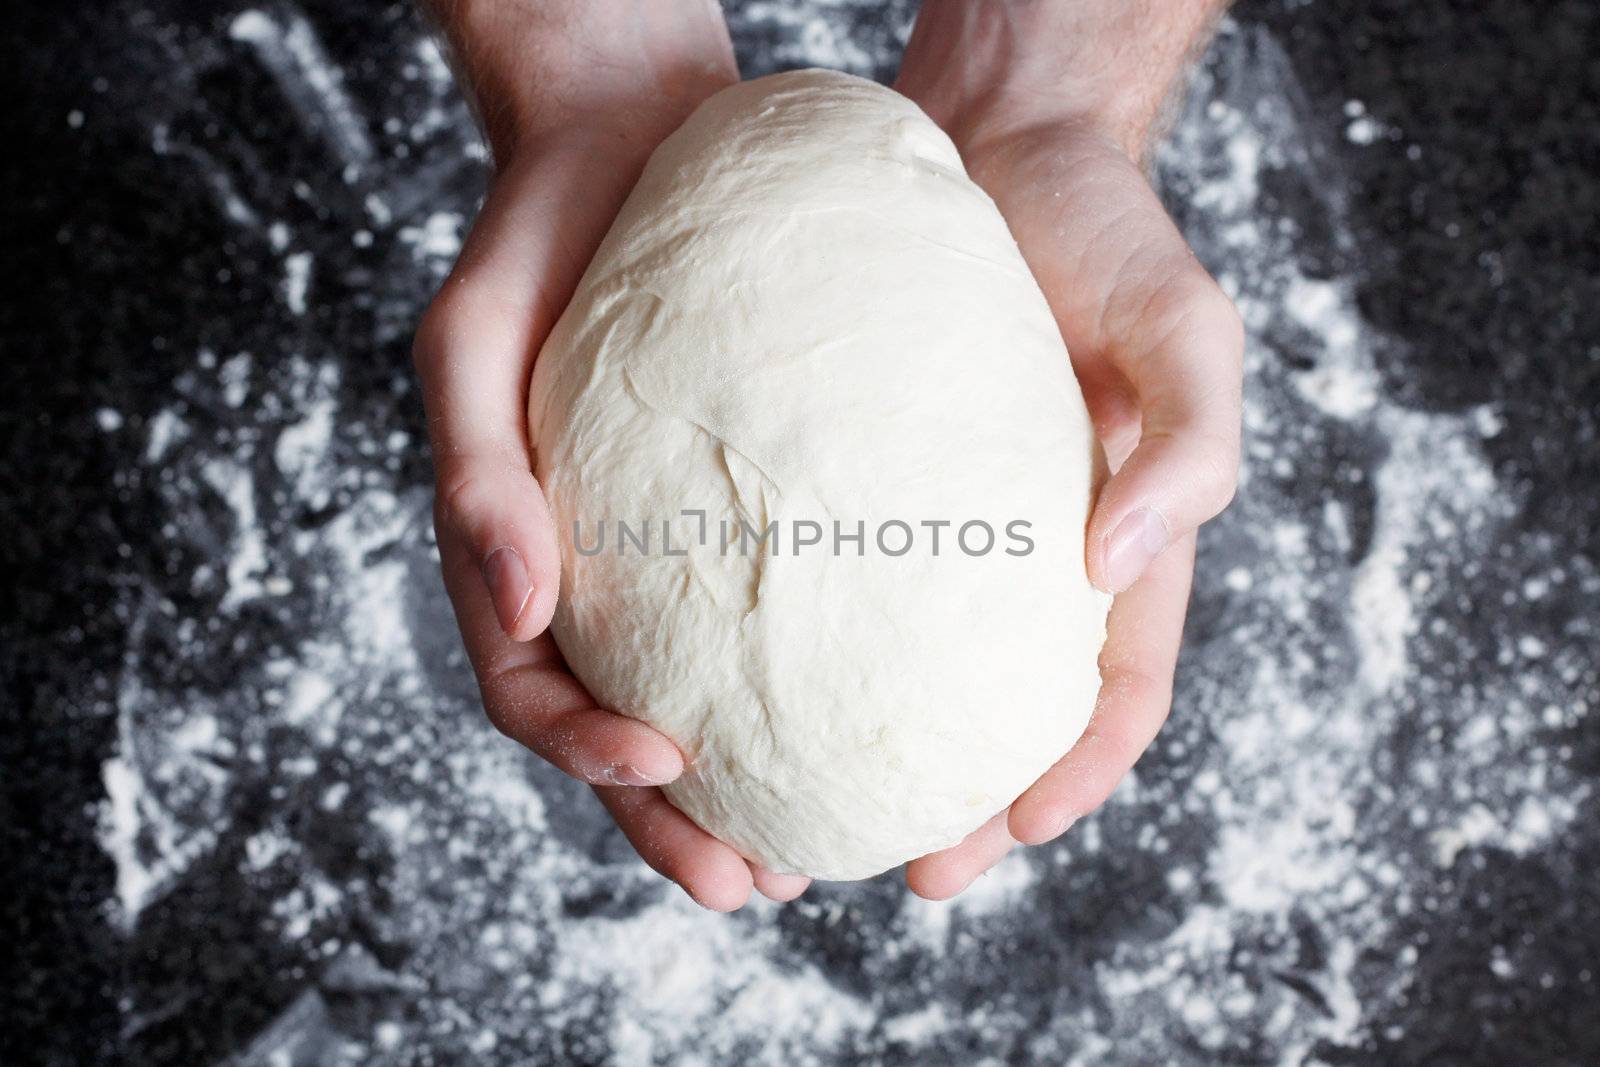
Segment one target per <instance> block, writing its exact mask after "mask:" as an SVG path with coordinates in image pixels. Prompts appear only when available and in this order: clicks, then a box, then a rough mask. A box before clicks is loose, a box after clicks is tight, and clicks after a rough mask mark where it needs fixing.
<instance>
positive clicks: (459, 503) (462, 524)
mask: <svg viewBox="0 0 1600 1067" xmlns="http://www.w3.org/2000/svg"><path fill="white" fill-rule="evenodd" d="M482 485H483V480H482V479H481V478H479V477H478V476H477V475H476V474H475V473H473V472H472V471H470V470H465V471H450V470H445V471H441V472H440V474H439V484H438V489H437V491H436V492H435V494H434V502H433V526H434V530H435V531H436V532H437V531H440V530H456V531H459V532H461V533H466V532H468V530H470V528H471V525H472V517H473V516H474V515H475V514H477V511H478V508H479V500H480V498H481V496H482V493H481V487H482Z"/></svg>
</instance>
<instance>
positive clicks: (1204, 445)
mask: <svg viewBox="0 0 1600 1067" xmlns="http://www.w3.org/2000/svg"><path fill="white" fill-rule="evenodd" d="M1190 450H1191V453H1192V455H1193V456H1194V460H1195V464H1196V467H1197V469H1198V472H1199V476H1200V486H1201V491H1202V493H1203V495H1204V498H1205V501H1206V509H1207V510H1208V511H1209V512H1210V513H1211V514H1212V515H1215V514H1217V513H1218V512H1220V511H1222V509H1223V508H1226V507H1227V506H1228V505H1229V504H1230V503H1232V502H1233V497H1234V494H1235V493H1236V492H1237V491H1238V488H1239V445H1238V443H1237V441H1235V440H1233V439H1231V438H1227V437H1224V436H1222V435H1221V434H1216V433H1204V434H1201V435H1199V436H1198V437H1196V438H1195V439H1194V440H1193V441H1192V442H1191V443H1190Z"/></svg>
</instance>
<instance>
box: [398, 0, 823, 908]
mask: <svg viewBox="0 0 1600 1067" xmlns="http://www.w3.org/2000/svg"><path fill="white" fill-rule="evenodd" d="M435 7H436V8H437V10H438V14H439V15H440V18H441V20H442V21H443V22H444V23H445V27H444V28H445V30H446V32H447V34H448V35H449V37H450V40H451V44H452V46H453V51H454V53H455V58H456V60H457V63H458V65H459V66H460V67H462V68H463V70H462V73H463V75H464V77H465V80H466V81H467V83H468V84H469V86H470V87H471V88H472V90H473V92H474V94H475V96H476V98H477V103H478V105H479V106H478V110H479V114H480V116H481V117H482V119H483V121H484V125H485V129H486V132H487V134H488V136H489V139H490V143H491V147H492V149H493V152H494V156H495V159H496V161H497V164H498V165H497V170H496V174H495V178H494V181H493V184H492V186H491V188H490V191H489V195H488V198H487V199H486V200H485V202H484V205H483V209H482V211H481V212H480V213H479V216H478V219H477V222H476V223H475V225H474V226H473V229H472V233H471V235H470V237H469V238H468V240H467V242H466V245H465V247H464V248H463V250H462V253H461V257H460V259H459V260H458V261H457V263H456V265H455V269H454V270H453V271H452V273H451V275H450V277H449V278H448V279H447V280H446V281H445V283H444V286H443V288H442V289H441V290H440V293H439V295H438V297H437V298H436V299H435V300H434V302H433V304H432V306H430V307H429V309H428V311H427V314H426V315H425V316H424V318H423V321H422V324H421V327H420V328H419V330H418V333H417V339H416V348H415V354H416V365H417V372H418V374H419V376H420V377H421V380H422V392H423V398H424V402H425V404H426V407H427V414H428V432H429V437H430V439H431V442H432V446H433V457H434V466H435V470H436V475H437V496H436V502H435V507H434V527H435V530H436V532H437V536H438V542H439V556H440V560H441V563H442V566H443V570H444V579H445V586H446V588H447V590H448V591H449V594H450V600H451V603H452V604H453V605H454V607H455V612H456V620H457V622H458V623H459V625H460V627H461V634H462V638H463V640H464V642H465V645H466V649H467V654H468V656H469V658H470V659H471V661H472V666H473V670H474V672H475V673H476V674H477V678H478V685H479V688H480V690H481V692H482V695H483V702H484V707H485V709H486V710H487V711H488V714H489V718H490V720H491V721H492V722H493V723H494V724H495V726H496V727H497V728H498V729H500V730H501V731H502V732H503V733H505V734H506V735H508V736H510V737H512V738H514V739H515V740H517V741H519V742H521V743H522V744H524V745H526V746H527V747H528V748H530V749H532V750H533V751H534V752H536V753H538V754H539V755H541V756H543V757H544V758H545V759H547V760H549V761H550V762H551V763H553V764H555V765H556V766H557V767H559V768H560V769H561V770H563V771H565V772H566V773H568V774H570V775H572V776H573V777H575V778H578V779H579V780H581V781H584V782H588V783H590V784H591V785H593V786H594V788H595V792H596V793H597V794H598V795H599V797H600V799H601V801H602V802H603V803H604V804H605V806H606V808H607V809H608V810H609V811H610V812H611V814H612V816H613V817H614V818H615V819H616V821H617V824H618V825H619V826H620V827H621V828H622V831H623V833H624V834H626V835H627V837H628V839H629V841H631V842H632V843H633V845H634V847H635V848H636V849H638V851H639V853H640V855H641V856H643V858H644V859H645V860H646V862H648V863H649V864H650V865H651V866H652V867H654V868H655V869H656V870H657V871H659V872H660V873H661V874H663V875H665V876H666V877H667V878H670V879H672V880H673V881H675V882H677V883H679V884H680V885H682V886H683V888H684V889H685V890H686V891H687V892H688V893H689V894H690V896H692V897H693V898H694V899H695V900H697V901H699V902H700V903H701V904H703V905H705V906H706V907H708V908H714V909H717V910H732V909H734V908H738V907H739V906H741V905H742V904H743V903H744V902H745V901H746V900H747V899H748V898H749V895H750V891H751V889H752V887H754V888H757V889H759V890H760V891H761V892H762V893H764V894H766V895H767V896H769V897H772V898H774V899H779V900H785V899H790V898H792V897H794V896H798V895H799V894H800V892H802V891H803V890H804V889H805V887H806V884H807V882H806V880H805V879H801V878H794V877H788V876H778V875H774V874H772V873H770V872H767V871H763V870H761V869H759V868H755V867H753V866H751V865H749V864H747V863H746V862H745V861H744V860H743V859H742V858H741V857H740V856H739V855H738V854H737V853H736V852H734V851H733V849H731V848H730V847H729V846H727V845H725V844H723V843H722V842H720V841H718V840H716V839H715V838H713V837H711V836H710V835H709V834H707V833H706V832H705V831H703V830H701V829H700V828H699V827H697V826H695V825H694V823H692V822H690V821H689V819H688V818H687V817H686V816H684V815H683V814H682V813H681V812H679V811H678V810H677V809H676V808H675V807H673V806H672V805H671V804H670V803H669V802H668V801H667V799H666V798H665V797H664V796H663V795H662V793H661V791H660V790H659V789H657V788H655V786H656V785H658V784H661V783H664V782H669V781H671V780H672V779H674V778H676V777H677V776H678V775H679V774H680V773H682V771H683V757H682V755H681V754H680V753H679V751H678V749H677V747H676V746H675V745H674V744H673V743H672V742H671V741H670V740H668V739H667V738H666V737H665V736H664V735H662V734H660V733H658V732H657V731H655V730H653V729H651V728H650V727H648V726H646V725H644V724H643V723H641V722H638V721H636V720H634V719H630V718H626V717H624V716H621V715H618V714H615V713H613V712H610V711H606V710H603V709H601V708H599V707H597V706H596V705H595V702H594V700H593V699H592V698H591V697H590V696H589V695H588V693H586V692H585V691H584V688H583V686H582V685H581V684H579V682H578V681H577V679H575V678H574V677H573V676H572V674H571V673H570V672H569V671H568V670H567V668H566V665H565V664H564V663H563V662H562V659H561V654H560V652H559V651H558V650H557V649H556V646H555V642H554V641H553V640H552V639H551V638H550V636H549V634H548V633H546V632H545V630H546V627H547V626H548V625H549V622H550V617H551V614H552V612H553V611H554V610H555V602H556V594H557V591H558V589H559V585H560V556H559V552H558V549H557V539H556V531H555V526H554V523H553V521H552V519H551V516H550V513H549V511H548V509H547V507H546V504H545V498H544V494H543V492H542V491H541V490H540V488H539V486H538V484H537V483H536V481H535V480H534V475H533V471H532V455H531V450H530V446H529V442H528V430H527V420H528V415H527V408H528V403H527V397H528V381H529V376H530V375H531V373H532V368H533V360H534V357H535V355H536V354H537V353H538V351H539V347H540V345H541V344H542V343H543V342H544V338H545V336H546V335H547V334H548V333H549V331H550V328H551V327H552V326H553V325H554V324H555V321H556V318H557V317H558V316H559V315H560V313H561V311H562V309H563V308H564V307H565V306H566V303H567V301H568V299H569V298H570V296H571V294H572V291H573V289H574V288H575V287H576V286H577V283H578V280H579V278H580V276H581V275H582V273H583V270H584V268H585V267H587V266H588V263H589V260H590V258H591V256H592V255H593V253H594V250H595V248H596V247H597V246H598V245H599V243H600V241H601V239H602V238H603V237H604V236H605V233H606V230H607V229H608V228H609V227H610V225H611V222H612V220H613V218H614V217H615V215H616V213H617V211H618V209H619V208H620V207H621V206H622V202H623V200H624V199H625V198H626V197H627V195H628V192H629V190H630V189H631V188H632V187H633V184H634V181H635V179H636V178H637V177H638V174H639V171H640V170H641V169H642V168H643V166H644V163H645V160H646V159H647V158H648V157H649V154H650V152H651V151H652V150H653V149H654V148H655V146H656V145H657V144H658V143H659V142H660V141H661V140H662V139H664V138H665V137H666V136H667V134H669V133H671V132H672V130H674V129H676V128H677V126H678V125H679V123H681V122H682V121H683V119H684V118H686V117H687V116H688V114H689V112H690V111H692V110H693V109H694V107H695V105H697V104H698V103H699V102H700V101H701V100H703V99H704V98H705V97H707V96H709V95H711V94H712V93H714V92H715V91H717V90H718V89H720V88H722V87H723V86H724V85H726V84H728V83H729V82H732V81H734V80H735V79H736V78H737V70H736V68H735V66H734V61H733V53H732V48H731V46H730V44H729V42H728V38H727V31H726V28H725V26H724V25H723V24H722V21H721V19H720V17H718V16H715V15H714V14H713V12H714V8H713V6H712V5H707V4H705V3H704V2H703V0H684V2H681V3H680V2H672V3H667V2H662V3H652V4H638V3H636V2H632V0H552V2H547V3H542V4H537V5H524V4H521V3H513V2H509V0H501V2H478V3H474V2H472V0H437V2H436V4H435Z"/></svg>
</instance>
